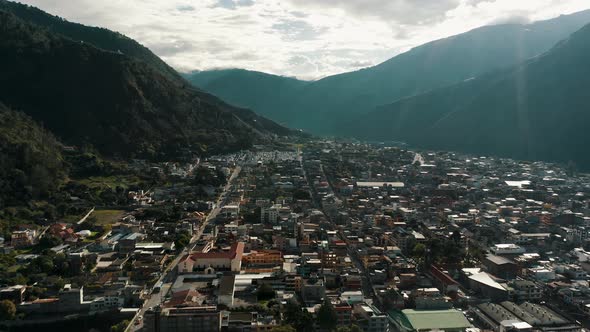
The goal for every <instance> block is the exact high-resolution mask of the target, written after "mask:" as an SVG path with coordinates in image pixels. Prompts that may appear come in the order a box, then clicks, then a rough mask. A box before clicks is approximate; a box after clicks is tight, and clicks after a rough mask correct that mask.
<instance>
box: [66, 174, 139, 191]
mask: <svg viewBox="0 0 590 332" xmlns="http://www.w3.org/2000/svg"><path fill="white" fill-rule="evenodd" d="M76 182H78V183H81V184H84V185H86V186H88V187H90V188H105V187H109V188H112V189H115V188H116V187H117V186H119V187H123V188H127V187H129V186H131V185H135V184H138V183H139V182H140V180H139V179H138V178H137V177H135V176H91V177H89V178H85V179H79V180H76Z"/></svg>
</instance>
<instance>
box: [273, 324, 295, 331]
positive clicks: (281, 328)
mask: <svg viewBox="0 0 590 332" xmlns="http://www.w3.org/2000/svg"><path fill="white" fill-rule="evenodd" d="M270 331H271V332H297V330H295V329H294V328H293V327H292V326H291V325H281V326H277V327H273V328H272V329H271V330H270Z"/></svg>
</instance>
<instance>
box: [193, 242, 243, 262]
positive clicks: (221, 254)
mask: <svg viewBox="0 0 590 332" xmlns="http://www.w3.org/2000/svg"><path fill="white" fill-rule="evenodd" d="M243 253H244V243H243V242H236V243H234V244H233V245H232V246H231V248H230V249H229V251H215V252H196V253H193V254H191V255H190V258H191V259H192V260H197V259H207V258H221V259H223V258H226V259H234V258H236V256H239V257H241V256H242V254H243Z"/></svg>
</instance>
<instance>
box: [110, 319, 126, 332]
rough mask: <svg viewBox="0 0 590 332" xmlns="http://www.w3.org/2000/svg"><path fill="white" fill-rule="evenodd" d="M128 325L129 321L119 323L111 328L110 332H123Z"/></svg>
mask: <svg viewBox="0 0 590 332" xmlns="http://www.w3.org/2000/svg"><path fill="white" fill-rule="evenodd" d="M129 323H130V321H129V320H124V321H122V322H119V323H117V324H115V325H113V326H111V332H123V331H125V329H126V328H127V326H128V325H129Z"/></svg>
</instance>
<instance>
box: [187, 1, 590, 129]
mask: <svg viewBox="0 0 590 332" xmlns="http://www.w3.org/2000/svg"><path fill="white" fill-rule="evenodd" d="M588 22H590V11H583V12H579V13H576V14H572V15H564V16H560V17H558V18H555V19H551V20H547V21H539V22H535V23H532V24H526V25H521V24H502V25H493V26H485V27H481V28H478V29H475V30H472V31H469V32H466V33H463V34H460V35H457V36H453V37H449V38H445V39H441V40H437V41H433V42H430V43H427V44H424V45H422V46H418V47H416V48H414V49H412V50H410V51H408V52H406V53H403V54H400V55H398V56H396V57H394V58H392V59H390V60H388V61H386V62H384V63H381V64H379V65H377V66H374V67H370V68H366V69H362V70H359V71H355V72H351V73H345V74H340V75H335V76H330V77H326V78H324V79H321V80H318V81H315V82H307V83H306V82H301V81H298V82H297V83H296V84H291V85H292V86H293V88H291V91H290V92H289V91H287V90H283V91H282V92H281V95H280V96H279V95H277V93H276V91H275V90H273V89H267V88H266V86H265V85H262V84H261V83H260V82H268V81H269V80H271V79H272V80H274V81H276V80H279V79H281V77H276V76H266V77H265V78H264V80H261V79H260V77H261V75H255V76H254V79H252V78H251V76H252V75H250V73H249V72H245V71H234V72H232V75H226V76H223V75H209V74H208V73H207V72H200V73H197V74H195V75H189V76H188V78H189V81H191V82H192V83H194V84H196V85H197V86H199V87H201V88H202V89H204V90H206V91H209V92H211V93H213V94H215V95H217V96H219V97H221V98H224V99H228V100H231V101H232V102H234V103H236V104H238V105H241V106H244V107H251V108H253V109H254V110H259V111H260V112H263V114H265V115H266V116H268V117H270V118H271V119H274V120H277V121H281V122H285V123H286V124H287V125H289V126H291V127H297V128H299V127H300V128H304V129H307V130H310V131H312V132H315V133H321V134H337V135H346V134H347V133H346V132H342V131H340V130H339V129H338V128H339V127H340V124H341V123H342V122H343V121H346V120H347V119H349V118H350V117H352V116H354V115H356V114H360V113H363V112H367V111H369V110H371V109H373V108H374V107H376V106H378V105H382V104H386V103H391V102H394V101H396V100H397V99H400V98H403V97H408V96H412V95H415V94H419V93H423V92H426V91H429V90H432V89H436V88H439V87H443V86H446V85H449V84H454V83H458V82H461V81H463V80H466V79H470V78H472V77H476V76H479V75H482V74H484V73H486V72H489V71H493V70H495V69H498V68H504V67H509V66H513V65H516V64H518V63H520V62H522V61H524V60H526V59H529V58H531V57H534V56H536V55H539V54H541V53H543V52H546V51H547V50H549V49H550V48H551V47H553V46H554V45H555V44H556V43H557V42H558V41H560V40H562V39H564V38H567V37H568V36H569V35H570V34H571V33H573V32H575V31H576V30H578V29H580V28H581V27H583V26H584V25H585V24H587V23H588ZM207 77H210V78H211V79H209V80H208V79H207ZM234 81H239V82H240V86H248V87H249V88H248V89H249V90H256V89H257V88H258V86H257V85H258V84H261V85H260V87H259V89H258V90H259V91H258V92H257V96H260V97H257V99H256V100H255V101H253V100H252V99H251V98H250V96H248V95H246V94H243V93H242V91H241V90H239V88H236V84H234V83H233V82H234ZM285 86H289V85H287V84H286V85H285ZM264 92H267V93H266V94H264ZM340 120H342V121H340Z"/></svg>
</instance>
